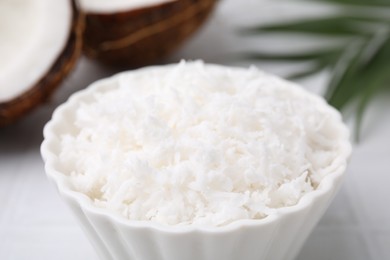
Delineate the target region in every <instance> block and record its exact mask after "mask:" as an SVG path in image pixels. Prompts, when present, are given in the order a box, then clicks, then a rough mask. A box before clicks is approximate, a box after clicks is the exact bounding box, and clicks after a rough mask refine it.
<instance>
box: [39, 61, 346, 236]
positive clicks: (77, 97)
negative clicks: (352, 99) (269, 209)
mask: <svg viewBox="0 0 390 260" xmlns="http://www.w3.org/2000/svg"><path fill="white" fill-rule="evenodd" d="M175 65H177V64H169V65H157V66H149V67H144V68H140V69H137V70H132V71H125V72H121V73H118V74H115V75H113V76H111V77H108V78H104V79H100V80H97V81H95V82H94V83H92V84H90V85H89V86H88V87H87V88H85V89H83V90H80V91H77V92H75V93H73V94H72V95H71V96H70V97H69V99H68V100H67V101H66V102H64V103H63V104H61V105H60V106H58V107H57V108H56V109H55V111H54V113H53V115H52V118H51V119H50V121H49V122H48V123H46V125H45V127H44V131H43V135H44V140H43V142H42V144H41V148H40V151H41V155H42V158H43V161H44V165H45V167H44V168H45V172H46V175H47V177H48V178H49V179H50V180H52V181H53V182H54V183H55V186H56V187H57V190H58V192H59V193H60V195H61V196H64V197H65V198H67V199H70V200H71V201H73V202H75V203H77V205H78V206H79V207H80V208H81V209H82V210H83V211H84V212H85V211H87V212H88V213H90V214H94V215H98V216H100V217H104V218H106V219H109V220H110V221H113V222H116V223H118V224H121V225H123V226H126V227H128V228H135V229H155V230H158V231H160V232H166V233H175V234H182V233H189V232H203V233H204V232H205V233H224V232H232V231H234V230H237V229H242V228H246V227H254V226H256V227H260V226H264V225H267V224H270V223H272V222H275V221H278V219H280V218H285V217H288V216H289V215H292V214H294V213H296V212H299V211H301V210H304V209H305V208H307V207H309V206H310V205H312V204H313V203H315V201H317V200H319V199H320V198H321V197H323V196H325V195H326V194H328V193H330V192H332V191H334V190H335V189H336V188H337V186H338V184H339V183H340V182H341V180H342V178H343V176H344V173H345V171H346V168H347V163H348V161H349V158H350V156H351V153H352V144H351V142H350V141H349V140H350V133H349V129H348V128H347V126H346V125H345V124H344V123H343V122H342V119H341V115H340V113H339V112H338V111H337V110H336V109H334V108H333V107H331V106H329V105H327V103H326V101H325V100H324V99H323V98H322V97H320V96H317V95H315V94H313V93H310V92H308V91H306V90H303V88H302V87H300V86H299V85H296V84H294V83H292V82H289V81H286V80H284V79H281V78H279V77H277V76H274V75H271V74H268V73H267V75H268V76H271V77H272V78H273V79H276V80H281V81H284V82H285V83H287V84H289V85H292V86H295V87H298V88H299V89H301V92H302V93H304V95H306V96H310V97H311V98H314V99H316V100H317V101H318V102H319V103H321V105H322V106H324V105H325V106H326V107H327V110H329V113H333V114H334V115H336V118H337V120H338V121H339V123H340V126H341V130H342V132H343V133H342V135H343V136H344V138H343V142H342V143H341V145H340V155H339V156H338V157H337V158H336V160H335V162H337V166H336V168H335V169H334V171H333V172H332V173H330V174H328V175H326V176H325V177H324V178H323V179H322V181H321V183H320V185H319V186H318V187H317V189H315V190H314V191H311V192H309V193H307V194H305V195H304V196H302V197H301V199H300V200H299V201H298V203H297V204H295V205H293V206H288V207H281V208H276V209H274V212H273V213H271V214H269V215H268V216H266V217H265V218H262V219H239V220H235V221H233V222H231V223H229V224H226V225H222V226H203V225H197V224H183V225H180V224H178V225H168V224H162V223H159V222H155V221H146V220H131V219H128V218H125V217H124V216H122V215H120V214H119V213H118V212H114V211H110V210H108V209H105V208H99V207H97V206H95V205H94V204H93V202H92V200H91V199H90V198H89V197H88V196H87V195H85V194H83V193H81V192H78V191H74V190H72V189H71V188H70V185H69V181H68V180H67V178H66V176H65V175H64V174H63V173H61V172H60V171H59V170H58V168H57V167H56V163H57V162H58V157H57V156H56V155H55V152H54V151H53V148H54V147H55V146H56V144H58V141H59V138H58V135H56V131H55V130H56V129H58V128H59V126H60V125H61V124H64V120H63V119H64V118H65V117H66V115H65V114H66V113H67V112H69V110H71V109H72V108H75V107H77V105H78V104H79V102H80V101H82V100H83V99H86V98H88V97H89V96H90V95H91V94H93V93H95V92H96V91H104V90H106V89H110V88H112V87H113V86H110V85H109V84H106V83H109V82H110V81H115V80H117V79H119V78H120V77H122V76H123V75H128V74H133V73H136V72H140V71H146V70H153V69H161V68H163V67H164V68H169V67H171V66H175ZM204 65H205V66H207V67H211V68H213V67H214V68H217V69H221V68H222V69H226V68H228V69H233V70H244V69H243V68H240V67H231V66H223V65H216V64H209V63H207V64H204ZM260 72H262V71H260ZM262 73H264V72H262ZM335 162H334V163H335Z"/></svg>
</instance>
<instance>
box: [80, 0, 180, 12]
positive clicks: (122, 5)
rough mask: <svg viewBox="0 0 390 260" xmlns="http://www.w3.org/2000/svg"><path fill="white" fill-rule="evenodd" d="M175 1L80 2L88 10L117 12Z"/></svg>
mask: <svg viewBox="0 0 390 260" xmlns="http://www.w3.org/2000/svg"><path fill="white" fill-rule="evenodd" d="M174 1H177V0H79V3H80V6H81V8H82V9H83V10H84V11H86V12H90V13H117V12H122V11H129V10H133V9H139V8H143V7H150V6H153V5H158V4H162V3H167V2H174Z"/></svg>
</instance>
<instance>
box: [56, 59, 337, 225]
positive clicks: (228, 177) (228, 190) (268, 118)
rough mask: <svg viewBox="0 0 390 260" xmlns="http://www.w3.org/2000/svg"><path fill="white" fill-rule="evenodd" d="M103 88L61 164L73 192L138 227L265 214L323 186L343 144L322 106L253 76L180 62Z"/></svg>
mask: <svg viewBox="0 0 390 260" xmlns="http://www.w3.org/2000/svg"><path fill="white" fill-rule="evenodd" d="M102 84H103V85H107V84H111V85H112V86H110V88H109V90H107V89H106V90H104V91H103V90H101V91H95V92H94V96H93V100H92V101H88V102H87V101H86V102H84V103H82V104H80V105H79V107H78V109H77V110H76V112H75V121H74V127H75V129H76V130H75V131H74V132H73V133H70V134H67V135H63V136H62V139H61V153H60V161H61V163H62V165H63V166H64V167H65V168H66V169H67V170H66V171H67V173H68V176H69V180H70V182H71V183H72V185H73V188H74V190H76V191H80V192H82V193H85V194H86V195H87V196H89V197H90V198H91V200H92V201H93V203H94V204H95V205H96V206H98V207H102V208H107V209H109V210H112V211H115V212H118V213H120V214H121V215H123V216H124V217H126V218H128V219H131V220H147V221H155V222H159V223H163V224H168V225H189V224H195V225H196V224H200V225H211V226H222V225H226V224H229V223H231V222H233V221H236V220H239V219H261V218H264V217H266V216H267V215H268V214H270V213H272V212H274V211H275V209H277V208H280V207H286V206H291V205H295V204H296V203H297V202H298V201H299V199H300V198H301V197H302V196H304V195H305V194H306V193H308V192H311V191H313V190H315V189H316V187H317V186H318V185H319V183H320V182H321V180H322V179H323V178H324V176H326V175H327V174H330V173H331V172H332V170H334V167H335V165H334V164H335V163H334V162H335V159H336V158H337V156H338V154H339V149H340V142H342V141H344V140H343V138H344V139H345V136H343V135H342V134H340V132H342V131H340V128H341V127H342V124H341V121H340V116H339V114H338V113H337V112H335V111H334V110H333V109H331V108H330V107H329V106H328V105H326V103H325V102H324V101H323V100H322V99H320V98H318V97H315V96H313V95H312V94H309V93H306V92H305V91H304V90H302V89H301V88H300V87H297V86H295V85H294V84H292V83H289V82H286V81H284V80H281V79H279V78H276V77H274V76H271V75H268V74H266V73H264V72H261V71H258V70H256V69H255V68H251V69H239V68H227V67H222V66H215V65H205V64H203V63H202V62H182V63H180V64H178V65H174V66H165V67H164V66H162V67H153V68H148V69H143V70H138V71H134V72H129V73H124V74H121V75H120V76H117V77H115V78H113V79H110V80H109V81H103V82H102V83H101V85H102Z"/></svg>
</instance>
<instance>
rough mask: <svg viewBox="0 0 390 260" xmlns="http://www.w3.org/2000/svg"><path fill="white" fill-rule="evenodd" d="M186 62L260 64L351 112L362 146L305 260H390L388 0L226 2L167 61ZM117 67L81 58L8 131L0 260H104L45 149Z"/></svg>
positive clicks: (2, 148)
mask: <svg viewBox="0 0 390 260" xmlns="http://www.w3.org/2000/svg"><path fill="white" fill-rule="evenodd" d="M181 59H190V60H193V59H202V60H204V61H205V62H209V63H218V64H225V65H231V66H244V67H248V66H250V65H251V64H253V65H256V66H258V67H259V68H260V69H261V70H265V71H268V72H271V73H275V74H278V75H280V76H283V77H288V78H291V79H292V80H294V81H296V82H298V83H299V84H301V85H303V86H304V87H305V88H307V89H308V90H310V91H312V92H315V93H318V94H320V95H324V96H326V97H327V98H328V100H329V102H330V103H331V104H332V105H334V106H335V107H337V108H339V109H341V110H342V111H343V114H344V116H345V121H346V122H347V123H348V125H349V126H350V127H351V131H352V132H353V139H354V140H358V142H357V141H356V142H355V145H354V146H355V147H354V153H353V156H352V159H351V163H350V166H349V169H348V174H347V177H346V179H345V182H344V185H343V187H342V189H341V190H340V192H339V194H338V195H337V197H336V198H335V200H334V202H333V204H332V205H331V206H330V208H329V210H328V211H327V212H326V214H325V216H324V217H323V219H322V220H321V221H320V223H319V225H318V226H317V227H316V228H315V230H314V232H313V233H312V235H311V236H310V238H309V240H308V241H307V243H306V244H305V246H304V248H303V250H302V252H301V253H300V255H299V256H298V258H297V259H298V260H313V259H315V260H352V259H353V260H368V259H371V260H384V259H390V189H389V188H388V185H389V183H390V160H389V158H390V134H389V133H390V116H389V114H390V113H389V112H390V1H388V0H339V1H337V0H322V1H321V0H318V1H315V0H313V1H293V0H284V1H282V0H280V1H279V0H278V1H272V0H268V1H267V0H220V1H219V2H218V3H217V6H216V8H215V10H214V12H213V13H212V15H211V16H210V18H209V19H208V20H207V22H206V24H205V25H204V26H203V27H202V28H201V29H200V30H199V31H197V32H196V33H195V34H194V35H193V37H191V38H190V39H189V40H188V41H186V42H185V44H184V45H182V46H181V47H180V48H179V49H178V50H176V51H175V52H174V53H173V54H172V55H170V56H169V57H167V58H166V59H164V60H163V61H161V62H159V63H173V62H178V61H180V60H181ZM119 71H120V70H119V69H113V68H110V67H107V66H105V65H101V64H99V63H97V62H95V61H92V60H90V59H88V58H85V57H82V58H81V60H80V61H79V63H78V64H77V67H76V69H75V70H74V72H73V73H72V74H71V75H70V77H68V78H67V79H66V80H65V82H64V83H63V84H62V86H61V87H60V88H59V90H58V91H57V92H56V93H55V95H54V96H53V97H52V99H51V100H50V102H48V103H47V104H45V105H43V106H41V107H39V108H38V109H36V110H34V112H33V113H31V114H29V115H28V116H27V117H25V118H23V119H22V120H20V121H18V122H17V123H16V124H14V125H11V126H7V127H4V128H0V242H1V243H0V259H75V260H76V259H98V258H97V256H96V254H95V252H94V251H93V249H92V247H91V246H90V244H89V243H88V241H87V240H86V238H85V237H84V235H83V233H82V231H81V230H80V229H79V226H78V225H77V223H76V220H75V219H74V218H73V216H72V215H71V212H69V210H68V209H67V208H66V206H65V205H64V204H63V203H62V202H61V201H60V199H59V197H58V196H57V194H56V191H55V189H54V188H53V187H52V185H50V183H49V182H48V181H47V179H46V176H45V173H44V169H43V162H42V160H41V157H40V153H39V146H40V143H41V142H42V129H43V126H44V124H45V123H46V122H47V121H48V120H49V119H50V117H51V114H52V112H53V110H54V109H55V108H56V107H57V106H58V105H59V104H61V103H63V102H64V101H65V100H66V99H67V98H68V97H69V95H71V94H72V93H73V92H75V91H77V90H80V89H83V88H85V87H86V86H88V85H89V84H90V83H92V82H93V81H95V80H97V79H100V78H103V77H107V76H110V75H113V74H115V73H117V72H119Z"/></svg>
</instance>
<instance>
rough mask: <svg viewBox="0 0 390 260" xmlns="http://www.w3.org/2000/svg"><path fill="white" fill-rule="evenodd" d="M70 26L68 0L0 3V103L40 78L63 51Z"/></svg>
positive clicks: (23, 91) (70, 10) (22, 0)
mask: <svg viewBox="0 0 390 260" xmlns="http://www.w3.org/2000/svg"><path fill="white" fill-rule="evenodd" d="M71 23H72V5H71V1H70V0H55V1H53V0H28V1H27V0H1V1H0V103H2V102H7V101H11V100H13V99H14V98H17V97H18V96H20V95H22V94H23V93H25V92H26V91H28V90H29V89H30V88H31V87H33V86H34V85H35V84H36V83H37V82H38V81H39V80H40V79H41V78H42V77H44V76H45V75H46V74H47V73H48V72H49V70H50V68H51V67H52V66H53V64H54V63H55V61H56V60H57V59H58V57H59V56H60V55H61V53H62V51H63V50H64V48H65V46H66V44H67V41H68V37H69V34H70V28H71Z"/></svg>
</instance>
